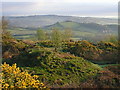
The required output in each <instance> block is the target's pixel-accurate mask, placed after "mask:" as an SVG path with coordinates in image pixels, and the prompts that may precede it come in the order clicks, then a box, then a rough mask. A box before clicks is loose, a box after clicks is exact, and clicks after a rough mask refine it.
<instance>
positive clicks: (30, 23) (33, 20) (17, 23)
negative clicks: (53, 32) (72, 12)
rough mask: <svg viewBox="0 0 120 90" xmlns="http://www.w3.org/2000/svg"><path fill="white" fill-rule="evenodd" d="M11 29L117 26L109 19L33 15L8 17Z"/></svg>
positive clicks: (113, 20) (115, 22)
mask: <svg viewBox="0 0 120 90" xmlns="http://www.w3.org/2000/svg"><path fill="white" fill-rule="evenodd" d="M6 19H7V20H8V21H9V26H11V27H21V28H34V29H35V28H40V27H44V26H48V25H52V24H55V23H57V22H64V21H73V22H77V23H97V24H103V25H104V24H117V19H110V18H92V17H75V16H58V15H34V16H17V17H15V16H11V17H10V16H8V17H6Z"/></svg>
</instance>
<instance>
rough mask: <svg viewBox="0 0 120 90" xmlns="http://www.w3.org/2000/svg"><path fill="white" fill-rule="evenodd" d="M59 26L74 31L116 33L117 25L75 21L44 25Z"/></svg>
mask: <svg viewBox="0 0 120 90" xmlns="http://www.w3.org/2000/svg"><path fill="white" fill-rule="evenodd" d="M52 28H57V29H59V30H64V29H71V30H73V31H80V32H91V33H98V32H99V33H115V32H117V25H114V24H112V25H100V24H96V23H77V22H73V21H65V22H57V23H55V24H53V25H48V26H45V27H43V29H45V30H51V29H52Z"/></svg>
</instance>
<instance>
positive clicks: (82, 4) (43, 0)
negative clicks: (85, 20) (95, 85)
mask: <svg viewBox="0 0 120 90" xmlns="http://www.w3.org/2000/svg"><path fill="white" fill-rule="evenodd" d="M16 1H17V2H16ZM118 1H119V0H4V1H2V14H3V15H4V16H29V15H63V16H79V17H104V18H117V16H118Z"/></svg>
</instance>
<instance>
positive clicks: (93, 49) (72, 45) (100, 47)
mask: <svg viewBox="0 0 120 90" xmlns="http://www.w3.org/2000/svg"><path fill="white" fill-rule="evenodd" d="M63 51H66V52H70V53H72V54H75V55H76V56H80V57H84V58H85V59H87V60H90V61H95V62H97V63H98V62H105V63H106V61H107V63H117V62H118V46H117V45H115V44H113V43H111V42H103V41H102V42H98V43H97V44H94V43H89V42H88V41H85V40H83V41H76V42H68V43H66V46H65V47H64V49H63Z"/></svg>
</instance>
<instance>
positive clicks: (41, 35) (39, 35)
mask: <svg viewBox="0 0 120 90" xmlns="http://www.w3.org/2000/svg"><path fill="white" fill-rule="evenodd" d="M37 38H38V40H46V39H47V36H46V33H45V32H44V31H43V30H37Z"/></svg>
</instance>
